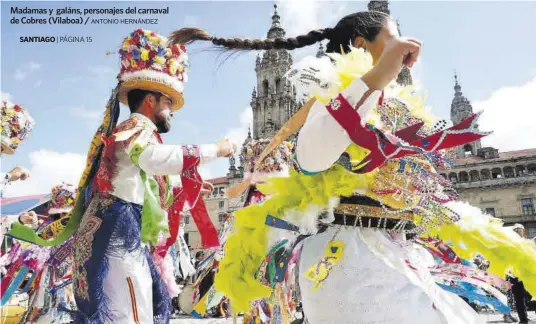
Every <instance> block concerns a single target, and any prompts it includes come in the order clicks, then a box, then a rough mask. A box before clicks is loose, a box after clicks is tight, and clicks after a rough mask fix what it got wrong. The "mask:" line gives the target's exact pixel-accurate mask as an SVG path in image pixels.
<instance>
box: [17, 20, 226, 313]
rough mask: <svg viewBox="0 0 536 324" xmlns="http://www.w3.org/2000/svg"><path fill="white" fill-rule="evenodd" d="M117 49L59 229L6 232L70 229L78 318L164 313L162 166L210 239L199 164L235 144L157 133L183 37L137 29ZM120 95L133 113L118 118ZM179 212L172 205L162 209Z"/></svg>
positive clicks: (181, 57) (180, 82)
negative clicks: (75, 191) (184, 142)
mask: <svg viewBox="0 0 536 324" xmlns="http://www.w3.org/2000/svg"><path fill="white" fill-rule="evenodd" d="M119 55H120V57H121V71H120V73H119V76H118V79H119V84H118V86H117V87H116V89H115V90H114V91H113V93H112V96H111V98H110V100H109V102H108V106H107V109H106V113H105V118H104V121H103V124H102V126H101V127H100V129H99V131H98V132H97V134H96V135H95V137H94V138H93V141H92V143H91V147H90V151H89V154H88V160H87V164H86V170H85V171H84V173H83V175H82V178H81V180H80V184H79V196H78V199H77V202H76V205H75V209H74V210H73V212H72V213H71V217H70V220H69V223H67V226H66V228H65V230H64V231H63V232H62V233H61V234H60V235H59V236H58V237H57V238H56V239H54V240H52V241H44V240H39V239H38V238H36V237H34V236H32V235H30V234H29V233H28V232H27V231H25V230H24V229H23V228H21V227H20V226H17V227H16V228H14V229H13V230H12V235H13V236H18V237H21V238H23V239H25V240H28V241H32V242H36V243H38V244H43V245H55V244H58V243H61V242H63V241H65V240H66V239H67V238H68V237H70V236H71V235H72V234H73V232H74V231H76V230H78V232H77V234H76V237H75V240H74V243H73V259H74V263H73V285H74V291H75V297H76V303H77V307H78V313H77V319H76V323H167V322H168V321H169V316H170V307H171V299H170V296H169V293H168V291H167V288H166V287H165V285H164V283H163V281H162V279H161V277H160V274H159V273H158V271H157V270H156V267H155V265H154V262H153V259H152V257H151V255H150V248H151V247H154V246H156V245H157V244H158V240H159V236H160V234H161V233H164V234H167V233H168V232H170V231H169V230H168V214H167V209H168V207H169V206H170V205H171V203H172V202H173V198H174V197H173V194H172V191H171V185H170V183H169V177H168V175H180V176H181V181H182V189H183V192H182V193H181V196H180V197H179V198H180V199H182V200H184V201H185V203H184V205H185V206H186V207H187V208H190V212H191V213H192V216H193V217H194V219H195V220H196V223H197V222H198V220H199V221H200V223H204V224H207V226H209V225H210V226H212V228H211V233H210V234H211V235H210V236H209V237H205V238H204V241H203V243H204V244H205V246H206V247H210V246H217V245H218V238H217V231H216V230H215V228H214V227H213V225H212V223H211V222H210V219H209V218H208V214H207V212H206V208H205V207H204V205H203V203H202V200H201V199H199V196H200V192H201V189H202V187H203V181H202V179H201V177H200V176H199V173H198V172H197V166H198V165H199V164H201V163H207V162H210V161H212V160H214V159H215V158H217V157H228V156H230V155H232V153H233V151H234V149H235V147H236V145H234V144H232V143H230V142H229V141H228V140H222V141H220V142H218V143H217V144H215V145H201V146H198V145H188V146H181V145H164V144H162V139H161V138H160V134H161V133H167V132H168V131H169V130H170V128H171V117H172V116H173V113H174V112H176V111H177V110H179V109H180V108H181V107H182V106H183V103H184V99H183V88H184V82H185V81H186V78H187V76H186V73H187V72H188V58H187V54H186V49H185V47H184V46H183V45H180V44H177V45H168V41H167V39H166V38H165V37H163V36H161V35H159V34H157V33H155V32H151V31H147V30H141V29H138V30H135V31H134V32H133V33H131V34H130V35H129V36H128V37H126V39H125V40H124V41H123V44H122V47H121V49H120V50H119ZM119 101H120V102H121V103H123V104H124V105H126V106H128V107H129V108H130V111H131V116H130V118H129V119H127V120H126V121H125V122H123V123H121V124H120V125H117V126H116V123H117V120H118V117H119ZM82 215H83V216H82ZM178 216H179V215H178V211H177V214H175V213H173V214H170V215H169V217H170V218H171V217H178ZM207 218H208V221H207ZM177 232H178V228H177ZM170 234H171V236H173V234H174V233H170ZM167 235H169V234H167ZM175 238H176V236H175ZM170 245H171V244H169V246H170Z"/></svg>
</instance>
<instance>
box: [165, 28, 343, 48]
mask: <svg viewBox="0 0 536 324" xmlns="http://www.w3.org/2000/svg"><path fill="white" fill-rule="evenodd" d="M332 34H333V28H325V29H317V30H312V31H310V32H309V33H307V34H305V35H300V36H297V37H294V38H275V39H270V38H269V39H264V40H261V39H248V38H245V39H244V38H223V37H212V36H210V35H209V34H208V33H207V32H206V31H204V30H202V29H199V28H183V29H180V30H177V31H174V32H173V33H171V36H170V41H171V43H173V44H189V43H192V42H195V41H211V42H212V44H214V45H216V46H222V47H225V48H228V49H237V50H271V49H286V50H294V49H296V48H301V47H305V46H309V45H313V44H315V43H318V42H320V41H322V40H324V39H328V38H330V36H331V35H332Z"/></svg>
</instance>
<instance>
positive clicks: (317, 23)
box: [277, 0, 366, 59]
mask: <svg viewBox="0 0 536 324" xmlns="http://www.w3.org/2000/svg"><path fill="white" fill-rule="evenodd" d="M353 4H355V2H354V3H353ZM365 7H366V6H365V5H363V10H366V8H365ZM354 9H355V8H352V10H354ZM347 10H348V9H347V7H346V3H345V2H339V1H329V2H328V1H305V0H285V1H282V0H278V1H277V11H278V13H279V16H281V25H282V27H283V28H284V29H285V31H286V36H287V37H296V36H298V35H303V34H306V33H308V32H310V31H311V30H315V29H320V28H327V27H334V26H335V24H336V23H337V22H338V21H339V19H341V18H342V17H343V16H344V14H345V13H346V11H347ZM354 11H355V10H354ZM317 51H318V45H313V46H308V47H306V48H304V49H300V50H296V51H293V53H292V54H293V55H294V58H295V59H296V58H297V59H299V58H301V57H303V56H306V55H314V54H315V53H316V52H317Z"/></svg>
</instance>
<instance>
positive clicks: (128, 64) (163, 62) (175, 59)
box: [117, 29, 189, 110]
mask: <svg viewBox="0 0 536 324" xmlns="http://www.w3.org/2000/svg"><path fill="white" fill-rule="evenodd" d="M119 55H120V57H121V71H120V73H119V75H118V77H117V78H118V79H119V81H121V82H123V83H122V86H121V89H120V99H121V102H122V103H123V104H125V105H128V102H127V93H128V91H130V90H134V89H143V90H149V91H155V92H159V93H162V94H164V95H166V96H168V97H169V98H170V99H171V100H172V107H171V108H172V109H173V110H178V109H179V108H181V107H182V105H183V103H184V99H183V90H184V82H186V81H187V79H188V77H187V72H188V69H189V65H188V55H187V54H186V47H184V45H178V44H174V45H170V44H169V43H168V39H167V38H166V37H164V36H161V35H159V34H157V33H156V32H153V31H149V30H143V29H136V30H135V31H134V32H132V33H131V34H130V35H129V36H127V38H125V40H124V41H123V45H122V46H121V49H120V50H119Z"/></svg>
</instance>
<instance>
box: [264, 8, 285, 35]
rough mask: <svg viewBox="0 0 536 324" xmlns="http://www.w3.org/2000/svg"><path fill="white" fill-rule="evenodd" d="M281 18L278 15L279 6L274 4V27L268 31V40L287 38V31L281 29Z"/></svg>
mask: <svg viewBox="0 0 536 324" xmlns="http://www.w3.org/2000/svg"><path fill="white" fill-rule="evenodd" d="M279 19H281V17H280V16H279V15H278V14H277V5H276V4H274V14H273V15H272V26H271V27H270V29H269V30H268V38H270V39H274V38H283V37H285V30H284V29H283V28H282V27H281V22H280V21H279Z"/></svg>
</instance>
